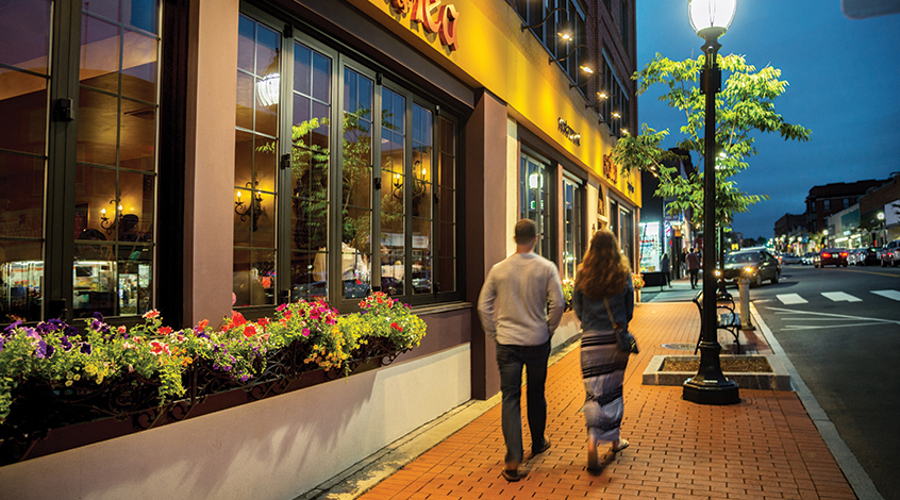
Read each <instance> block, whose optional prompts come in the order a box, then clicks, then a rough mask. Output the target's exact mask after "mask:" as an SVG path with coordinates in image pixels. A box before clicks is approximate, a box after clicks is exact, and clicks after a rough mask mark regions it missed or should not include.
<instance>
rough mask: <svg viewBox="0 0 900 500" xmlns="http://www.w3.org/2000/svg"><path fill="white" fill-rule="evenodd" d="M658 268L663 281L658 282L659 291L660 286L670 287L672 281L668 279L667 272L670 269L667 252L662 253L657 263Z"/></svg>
mask: <svg viewBox="0 0 900 500" xmlns="http://www.w3.org/2000/svg"><path fill="white" fill-rule="evenodd" d="M659 270H660V271H661V272H662V275H663V282H662V283H660V285H659V286H660V291H662V287H664V286H666V285H668V286H669V288H672V283H671V282H670V281H669V273H670V272H671V271H672V270H671V267H670V266H669V254H668V253H664V254H663V256H662V261H661V262H660V263H659Z"/></svg>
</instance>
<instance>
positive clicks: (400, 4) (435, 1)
mask: <svg viewBox="0 0 900 500" xmlns="http://www.w3.org/2000/svg"><path fill="white" fill-rule="evenodd" d="M391 7H393V8H394V10H396V11H397V12H399V13H400V14H401V15H403V16H407V15H410V13H412V15H411V19H412V20H413V21H414V22H417V23H419V24H421V25H422V28H423V29H424V30H425V31H426V32H428V33H437V34H438V36H439V37H440V39H441V44H443V45H444V46H445V47H447V49H448V50H451V51H453V50H458V49H459V41H458V40H457V39H456V21H457V20H459V11H457V10H456V7H455V6H453V5H441V0H391ZM435 14H437V17H435Z"/></svg>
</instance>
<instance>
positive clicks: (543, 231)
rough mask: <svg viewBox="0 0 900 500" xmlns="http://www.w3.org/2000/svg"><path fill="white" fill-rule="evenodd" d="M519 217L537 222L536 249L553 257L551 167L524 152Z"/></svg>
mask: <svg viewBox="0 0 900 500" xmlns="http://www.w3.org/2000/svg"><path fill="white" fill-rule="evenodd" d="M519 178H520V196H519V207H520V212H519V218H520V219H531V220H533V221H534V222H535V223H536V224H537V233H538V239H537V244H536V245H535V247H534V251H535V252H536V253H537V254H538V255H542V256H544V257H547V258H552V253H551V243H552V240H553V238H552V234H553V232H552V227H551V224H550V220H551V219H550V217H551V203H550V193H551V189H550V188H551V183H550V171H549V167H548V166H547V165H546V164H545V163H543V162H541V161H539V160H537V159H535V158H534V157H531V156H528V155H525V154H523V155H522V159H521V171H520V177H519Z"/></svg>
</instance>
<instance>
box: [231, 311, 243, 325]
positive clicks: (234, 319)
mask: <svg viewBox="0 0 900 500" xmlns="http://www.w3.org/2000/svg"><path fill="white" fill-rule="evenodd" d="M246 322H247V319H246V318H244V315H243V314H241V313H239V312H237V311H231V326H241V325H243V324H244V323H246Z"/></svg>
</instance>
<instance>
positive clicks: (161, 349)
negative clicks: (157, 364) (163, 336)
mask: <svg viewBox="0 0 900 500" xmlns="http://www.w3.org/2000/svg"><path fill="white" fill-rule="evenodd" d="M150 352H152V353H153V354H163V353H165V354H171V352H169V346H168V345H166V344H164V343H162V342H160V341H158V340H151V341H150Z"/></svg>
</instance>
